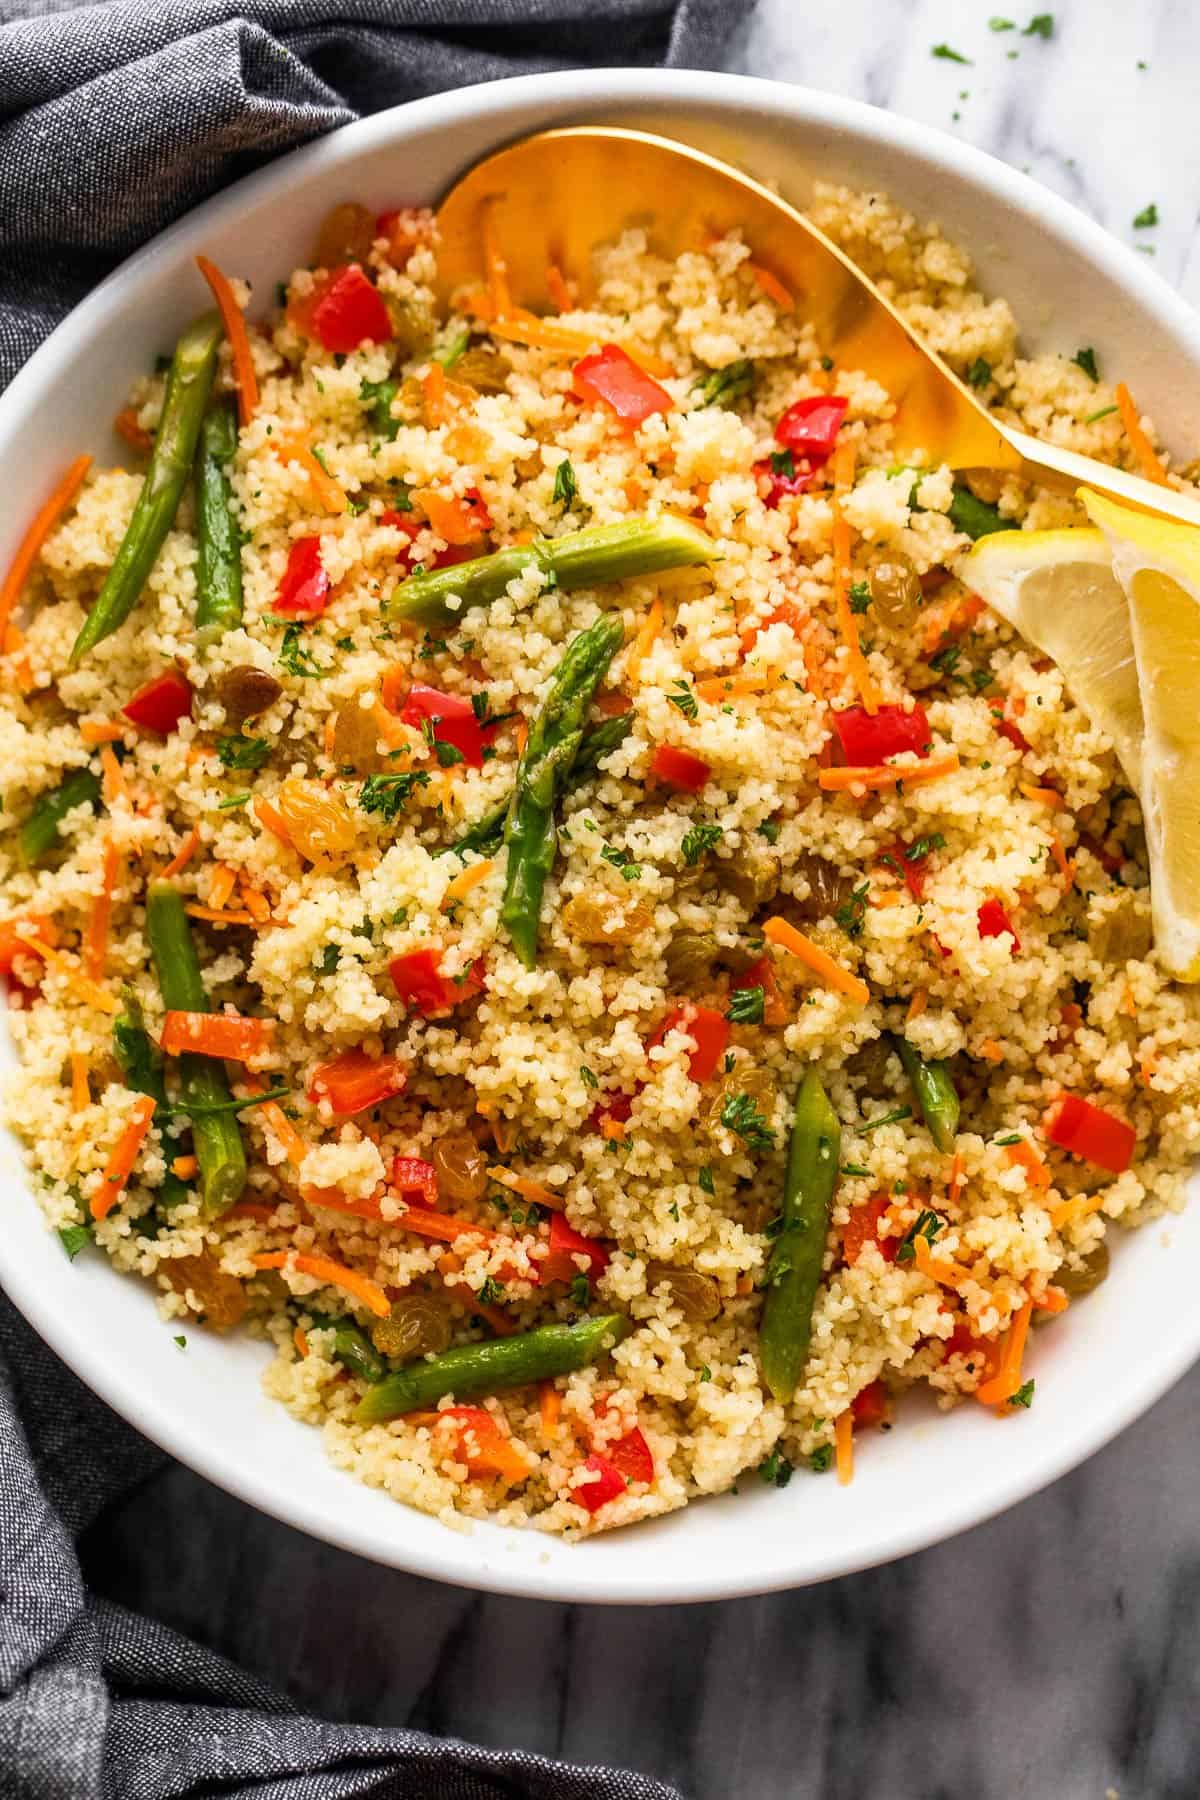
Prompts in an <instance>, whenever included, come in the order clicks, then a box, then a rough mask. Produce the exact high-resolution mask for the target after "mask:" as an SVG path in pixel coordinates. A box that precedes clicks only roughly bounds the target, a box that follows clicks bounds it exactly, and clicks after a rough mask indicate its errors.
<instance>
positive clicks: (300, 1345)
mask: <svg viewBox="0 0 1200 1800" xmlns="http://www.w3.org/2000/svg"><path fill="white" fill-rule="evenodd" d="M292 1342H293V1344H295V1346H296V1355H297V1356H298V1357H300V1359H301V1361H303V1359H304V1358H305V1357H306V1356H307V1355H308V1333H307V1332H306V1331H305V1329H304V1327H303V1325H297V1327H296V1329H295V1331H293V1333H292Z"/></svg>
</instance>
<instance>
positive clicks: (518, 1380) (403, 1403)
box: [354, 1313, 629, 1425]
mask: <svg viewBox="0 0 1200 1800" xmlns="http://www.w3.org/2000/svg"><path fill="white" fill-rule="evenodd" d="M628 1331H629V1320H628V1319H627V1318H625V1317H624V1315H623V1314H622V1313H604V1314H601V1315H600V1316H599V1317H598V1318H590V1319H587V1318H585V1319H578V1320H576V1322H575V1324H574V1325H540V1326H538V1328H537V1329H536V1330H535V1331H524V1332H521V1333H520V1334H519V1335H518V1336H516V1337H507V1338H494V1339H493V1340H492V1341H491V1342H490V1343H487V1344H460V1345H459V1346H458V1347H457V1349H454V1350H444V1351H443V1352H442V1354H441V1355H440V1356H432V1357H426V1358H421V1359H419V1360H418V1361H417V1362H413V1363H410V1364H409V1365H408V1367H407V1368H405V1369H399V1370H397V1372H396V1373H395V1374H394V1375H385V1376H384V1378H383V1380H382V1381H380V1382H377V1383H376V1384H375V1386H374V1387H372V1389H371V1391H370V1392H369V1393H368V1394H365V1395H364V1396H363V1398H362V1399H361V1400H360V1401H359V1403H358V1406H357V1408H356V1409H355V1413H354V1417H355V1419H356V1420H357V1421H358V1423H359V1424H360V1425H374V1424H377V1423H379V1422H380V1421H382V1420H384V1419H397V1418H399V1417H400V1416H401V1414H402V1413H409V1412H420V1411H421V1410H422V1409H423V1408H424V1407H429V1406H436V1405H437V1403H438V1401H439V1400H440V1399H441V1398H442V1397H443V1395H445V1394H453V1395H454V1398H455V1399H456V1400H463V1399H465V1398H466V1397H467V1396H468V1395H471V1394H495V1393H499V1392H500V1391H501V1389H503V1388H514V1387H525V1386H527V1385H528V1384H529V1383H530V1382H534V1381H549V1380H550V1379H551V1377H552V1376H555V1375H569V1374H570V1373H571V1371H572V1370H573V1369H582V1368H584V1367H585V1366H586V1365H587V1364H588V1363H591V1362H595V1360H596V1358H597V1357H598V1356H599V1355H600V1353H601V1352H602V1351H604V1350H608V1349H611V1348H612V1346H613V1345H614V1344H619V1343H620V1341H621V1339H622V1338H623V1337H625V1336H626V1334H627V1333H628Z"/></svg>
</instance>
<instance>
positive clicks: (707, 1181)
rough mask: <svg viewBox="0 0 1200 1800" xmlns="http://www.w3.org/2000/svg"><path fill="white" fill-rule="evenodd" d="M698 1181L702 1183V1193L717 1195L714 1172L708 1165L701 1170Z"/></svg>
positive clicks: (697, 1177)
mask: <svg viewBox="0 0 1200 1800" xmlns="http://www.w3.org/2000/svg"><path fill="white" fill-rule="evenodd" d="M696 1180H697V1181H698V1182H699V1183H700V1189H701V1192H702V1193H705V1194H715V1193H716V1191H717V1190H716V1187H715V1185H714V1183H713V1172H712V1170H711V1169H710V1168H709V1166H708V1164H707V1163H705V1164H704V1166H703V1168H702V1169H701V1170H700V1172H699V1174H698V1175H697V1176H696Z"/></svg>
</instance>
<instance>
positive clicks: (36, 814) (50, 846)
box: [18, 769, 100, 869]
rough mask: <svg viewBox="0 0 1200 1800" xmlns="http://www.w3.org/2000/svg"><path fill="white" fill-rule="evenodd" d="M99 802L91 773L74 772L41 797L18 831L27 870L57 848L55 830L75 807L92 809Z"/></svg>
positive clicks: (57, 839)
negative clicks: (89, 807)
mask: <svg viewBox="0 0 1200 1800" xmlns="http://www.w3.org/2000/svg"><path fill="white" fill-rule="evenodd" d="M99 798H100V781H99V778H98V777H97V776H95V775H93V774H92V771H91V770H90V769H75V770H73V771H72V773H71V774H70V775H66V776H64V777H63V779H62V780H61V781H60V782H59V784H58V786H57V787H56V788H52V789H51V790H50V792H49V793H48V794H40V795H39V796H38V798H37V800H36V801H35V802H34V807H33V811H32V812H31V813H30V815H29V817H28V818H27V819H26V821H25V823H24V824H23V825H22V827H21V831H20V836H19V838H18V842H19V844H20V847H21V858H22V860H23V861H24V862H25V863H26V865H27V866H28V867H29V868H31V869H32V868H34V867H36V865H37V864H38V863H40V862H44V861H45V860H46V858H47V857H48V856H49V855H50V853H51V851H53V850H56V849H58V848H59V847H60V844H61V839H60V837H59V834H58V828H59V826H60V825H61V824H62V822H63V820H64V819H65V818H66V816H67V814H68V813H69V812H73V811H74V809H75V808H76V807H77V806H95V804H96V802H97V800H99Z"/></svg>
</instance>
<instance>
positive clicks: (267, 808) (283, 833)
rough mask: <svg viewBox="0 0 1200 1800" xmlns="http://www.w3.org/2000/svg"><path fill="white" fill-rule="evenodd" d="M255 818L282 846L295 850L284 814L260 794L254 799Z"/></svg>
mask: <svg viewBox="0 0 1200 1800" xmlns="http://www.w3.org/2000/svg"><path fill="white" fill-rule="evenodd" d="M254 816H255V818H256V819H257V820H258V822H259V824H260V825H263V826H265V827H266V829H267V830H268V831H269V832H270V833H271V835H272V836H273V837H277V838H278V839H279V841H280V843H281V844H286V845H287V847H288V849H289V850H291V849H292V848H294V846H293V844H292V839H291V834H290V833H289V831H288V828H287V823H286V821H285V819H284V817H283V814H282V813H281V812H279V811H278V810H277V808H275V807H274V806H272V805H271V802H270V801H269V800H264V799H263V798H262V797H261V795H258V794H256V795H255V797H254Z"/></svg>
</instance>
